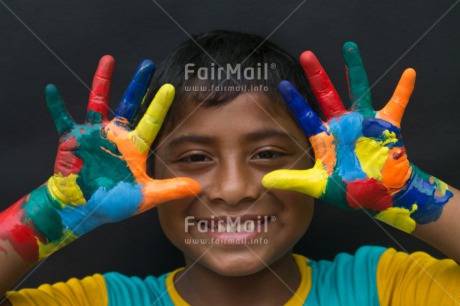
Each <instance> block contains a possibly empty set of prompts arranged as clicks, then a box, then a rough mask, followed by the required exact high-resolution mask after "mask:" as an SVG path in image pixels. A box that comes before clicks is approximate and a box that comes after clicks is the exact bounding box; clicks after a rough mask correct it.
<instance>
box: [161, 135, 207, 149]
mask: <svg viewBox="0 0 460 306" xmlns="http://www.w3.org/2000/svg"><path fill="white" fill-rule="evenodd" d="M187 142H190V143H197V144H203V145H209V144H212V143H213V142H215V141H214V139H213V138H212V137H209V136H203V135H184V136H179V137H177V138H175V139H173V140H171V142H170V143H169V145H168V147H174V146H177V145H179V144H181V143H187Z"/></svg>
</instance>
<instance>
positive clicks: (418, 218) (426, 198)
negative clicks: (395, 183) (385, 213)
mask: <svg viewBox="0 0 460 306" xmlns="http://www.w3.org/2000/svg"><path fill="white" fill-rule="evenodd" d="M411 166H412V174H411V177H410V179H409V180H408V182H407V184H406V186H407V187H406V188H405V189H403V190H401V191H400V192H398V193H397V194H395V195H394V196H393V206H394V207H404V208H407V209H408V210H411V209H412V205H413V204H417V206H418V210H417V211H415V212H414V213H412V214H411V217H412V219H414V220H415V222H417V223H419V224H425V223H429V222H433V221H436V220H438V219H439V217H440V216H441V213H442V210H443V208H444V205H445V204H446V203H447V201H449V199H450V198H451V197H452V196H453V194H452V192H450V191H449V190H446V193H445V195H444V196H441V197H437V196H435V195H434V194H435V191H436V187H437V186H436V181H434V182H433V183H430V175H428V174H426V173H425V172H423V171H421V170H420V169H418V168H417V167H416V166H415V165H413V164H411Z"/></svg>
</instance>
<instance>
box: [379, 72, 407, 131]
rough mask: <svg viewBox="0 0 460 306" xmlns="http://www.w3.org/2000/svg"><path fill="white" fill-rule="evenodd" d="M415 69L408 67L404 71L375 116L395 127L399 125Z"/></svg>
mask: <svg viewBox="0 0 460 306" xmlns="http://www.w3.org/2000/svg"><path fill="white" fill-rule="evenodd" d="M414 86H415V70H414V69H411V68H408V69H406V70H405V71H404V73H403V74H402V76H401V79H400V80H399V83H398V86H396V89H395V92H394V93H393V96H392V97H391V99H390V101H388V103H387V105H385V107H384V108H382V109H381V110H379V111H378V112H377V115H376V118H379V119H383V120H386V121H388V122H390V123H391V124H393V125H394V126H396V127H400V126H401V119H402V117H403V115H404V110H405V109H406V106H407V103H408V102H409V98H410V96H411V94H412V91H414Z"/></svg>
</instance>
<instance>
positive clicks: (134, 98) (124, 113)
mask: <svg viewBox="0 0 460 306" xmlns="http://www.w3.org/2000/svg"><path fill="white" fill-rule="evenodd" d="M154 71H155V64H154V63H153V62H152V61H150V60H144V61H143V62H142V63H141V64H140V65H139V67H138V68H137V71H136V74H135V75H134V77H133V79H132V80H131V83H130V84H129V86H128V89H127V90H126V92H125V94H124V95H123V98H122V99H121V102H120V104H119V105H118V108H117V110H116V112H115V117H116V118H124V119H126V120H127V121H128V122H130V123H133V121H134V120H133V119H134V117H135V116H136V114H137V111H138V110H139V107H140V105H141V104H142V103H143V98H144V96H145V94H146V92H147V89H148V86H149V84H150V80H151V79H152V76H153V73H154Z"/></svg>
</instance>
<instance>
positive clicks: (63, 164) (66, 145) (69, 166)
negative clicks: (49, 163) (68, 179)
mask: <svg viewBox="0 0 460 306" xmlns="http://www.w3.org/2000/svg"><path fill="white" fill-rule="evenodd" d="M77 146H78V143H77V140H76V138H75V137H69V138H67V139H66V140H65V141H63V142H61V144H60V145H59V148H58V152H57V156H56V161H55V162H54V173H61V174H62V175H63V176H68V175H70V174H72V173H74V174H76V173H79V172H80V170H81V168H82V167H83V160H82V159H81V158H78V157H76V156H75V155H74V154H73V150H74V149H75V148H76V147H77Z"/></svg>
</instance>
